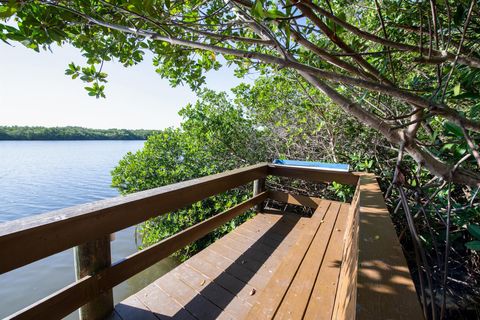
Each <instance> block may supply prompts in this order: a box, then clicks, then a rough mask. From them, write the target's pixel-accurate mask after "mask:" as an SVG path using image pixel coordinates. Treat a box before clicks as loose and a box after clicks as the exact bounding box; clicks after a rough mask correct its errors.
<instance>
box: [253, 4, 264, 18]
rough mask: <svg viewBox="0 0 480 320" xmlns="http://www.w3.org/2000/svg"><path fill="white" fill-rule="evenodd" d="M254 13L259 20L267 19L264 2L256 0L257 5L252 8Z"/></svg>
mask: <svg viewBox="0 0 480 320" xmlns="http://www.w3.org/2000/svg"><path fill="white" fill-rule="evenodd" d="M252 13H253V15H254V16H256V17H259V18H265V10H263V1H262V0H256V1H255V5H254V6H253V8H252Z"/></svg>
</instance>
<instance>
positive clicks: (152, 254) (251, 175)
mask: <svg viewBox="0 0 480 320" xmlns="http://www.w3.org/2000/svg"><path fill="white" fill-rule="evenodd" d="M268 175H276V176H284V177H291V178H298V179H307V180H312V181H319V182H320V181H321V182H331V181H337V182H339V183H348V184H355V183H356V182H357V180H358V176H357V175H355V174H352V173H342V172H329V171H318V170H310V169H302V168H285V167H276V166H274V165H269V164H267V163H262V164H258V165H253V166H249V167H246V168H241V169H237V170H233V171H228V172H225V173H220V174H216V175H212V176H207V177H203V178H199V179H194V180H189V181H185V182H180V183H176V184H173V185H168V186H164V187H160V188H156V189H151V190H147V191H142V192H137V193H134V194H130V195H127V196H123V197H116V198H112V199H107V200H103V201H98V202H94V203H89V204H85V205H80V206H76V207H71V208H67V209H62V210H58V211H53V212H50V213H46V214H41V215H37V216H33V217H29V218H26V219H20V220H16V221H11V222H7V223H4V224H2V225H0V274H2V273H5V272H8V271H11V270H14V269H16V268H19V267H22V266H24V265H27V264H29V263H31V262H34V261H37V260H39V259H42V258H45V257H48V256H50V255H52V254H55V253H58V252H61V251H64V250H66V249H69V248H72V247H76V255H77V257H76V261H77V266H76V268H77V278H78V280H77V281H76V282H74V283H72V284H71V285H69V286H67V287H65V288H63V289H61V290H59V291H57V292H56V293H54V294H52V295H50V296H48V297H46V298H44V299H42V300H40V301H38V302H36V303H34V304H33V305H30V306H28V307H27V308H25V309H23V310H21V311H19V312H17V313H15V314H13V315H11V316H10V318H15V319H47V318H48V319H53V318H61V317H64V316H66V315H68V314H70V313H71V312H72V311H74V310H76V309H77V308H79V307H82V306H83V307H82V308H81V315H82V318H84V319H87V318H88V319H97V318H102V317H103V316H105V315H107V314H109V313H110V312H111V311H112V308H113V299H112V294H111V290H112V288H113V287H114V286H116V285H118V284H120V283H121V282H123V281H125V280H127V279H128V278H130V277H132V276H133V275H135V274H137V273H139V272H140V271H142V270H145V269H146V268H148V267H150V266H152V265H153V264H155V263H157V262H158V261H160V260H162V259H164V258H166V257H168V256H169V255H171V254H172V253H174V252H175V251H177V250H179V249H181V248H183V247H184V246H186V245H187V244H189V243H191V242H193V241H195V240H197V239H199V238H201V237H203V236H204V235H206V234H208V233H209V232H211V231H212V230H214V229H215V228H217V227H219V226H220V225H222V224H224V223H226V222H228V221H229V220H231V219H233V218H235V217H236V216H238V215H240V214H242V213H244V212H246V211H247V210H249V209H251V208H252V207H254V206H258V205H260V204H261V203H262V202H264V201H265V200H266V199H267V198H268V192H266V191H265V190H264V188H265V183H264V180H265V178H266V177H267V176H268ZM252 181H254V195H253V197H252V198H250V199H248V200H247V201H245V202H243V203H241V204H239V205H237V206H235V207H233V208H231V209H229V210H226V211H224V212H222V213H219V214H217V215H215V216H213V217H211V218H210V219H207V220H205V221H203V222H201V223H199V224H196V225H194V226H192V227H190V228H188V229H186V230H183V231H181V232H179V233H178V234H175V235H174V236H172V237H170V238H167V239H165V240H162V241H160V242H159V243H157V244H155V245H152V246H150V247H148V248H146V249H144V250H141V251H138V252H137V253H135V254H132V255H130V256H128V257H126V258H125V259H123V260H121V261H119V262H116V263H115V264H111V257H110V241H109V238H110V235H111V234H113V233H114V232H116V231H119V230H122V229H125V228H127V227H129V226H133V225H137V224H139V223H142V222H143V221H145V220H147V219H149V218H152V217H156V216H160V215H162V214H165V213H168V212H171V211H174V210H176V209H180V208H182V207H185V206H187V205H189V204H192V203H194V202H196V201H199V200H202V199H205V198H207V197H210V196H212V195H215V194H219V193H221V192H225V191H227V190H230V189H232V188H236V187H240V186H242V185H245V184H248V183H250V182H252ZM91 257H95V259H91Z"/></svg>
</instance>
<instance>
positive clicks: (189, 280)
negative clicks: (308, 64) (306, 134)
mask: <svg viewBox="0 0 480 320" xmlns="http://www.w3.org/2000/svg"><path fill="white" fill-rule="evenodd" d="M269 176H280V177H289V178H293V179H302V180H307V181H311V182H316V183H330V182H333V181H335V182H337V183H342V184H347V185H352V186H356V191H355V194H354V196H353V199H352V202H351V203H350V204H348V203H340V202H335V201H329V200H323V199H319V198H314V197H308V196H300V195H296V194H289V193H283V192H279V191H276V190H269V189H267V188H266V187H265V179H267V178H268V177H269ZM252 182H253V195H252V197H250V198H249V199H247V200H245V201H244V202H242V203H239V204H237V205H236V206H234V207H232V208H229V209H226V210H225V211H223V212H220V213H217V214H216V215H214V216H212V217H210V218H208V219H206V220H204V221H201V222H199V223H197V224H195V225H193V226H190V227H189V228H186V229H184V230H182V231H180V232H178V233H176V234H174V235H172V236H170V237H168V238H166V239H163V240H162V241H160V242H158V243H156V244H154V245H152V246H150V247H148V248H145V249H143V250H140V251H138V252H135V253H134V254H132V255H130V256H128V257H125V258H123V259H121V260H119V261H117V262H116V263H114V264H112V263H111V253H110V252H111V248H110V235H111V234H112V233H114V232H117V231H119V230H122V229H124V228H126V227H129V226H132V225H136V224H138V223H141V222H143V221H145V220H147V219H149V218H153V217H158V216H161V215H163V214H166V213H169V212H172V211H175V210H177V209H180V208H183V207H185V206H188V205H190V204H192V203H195V202H197V201H199V200H202V199H205V198H208V197H210V196H212V195H215V194H219V193H222V192H225V191H228V190H231V189H233V188H237V187H240V186H244V185H247V184H249V183H252ZM267 199H270V200H274V201H279V202H281V203H288V204H291V205H301V206H304V207H310V208H312V209H313V210H315V212H314V214H313V215H312V216H311V217H301V216H299V215H296V214H293V213H288V212H281V211H268V210H265V209H263V211H262V212H261V213H258V214H257V215H256V216H255V217H254V218H252V219H250V220H249V221H247V222H246V223H244V224H242V225H241V226H239V227H238V228H237V229H235V230H234V231H232V232H231V233H229V234H228V235H226V236H225V237H223V238H221V239H219V240H218V241H216V242H215V243H214V244H212V245H211V246H209V247H208V248H207V249H205V250H203V251H201V252H200V253H198V254H197V255H195V256H194V257H192V258H191V259H189V260H187V261H186V262H185V263H183V264H181V265H180V266H178V267H177V268H175V269H174V270H172V271H171V272H169V273H168V274H166V275H165V276H163V277H161V278H160V279H157V280H156V281H155V282H154V283H152V284H150V285H149V286H148V287H146V288H145V289H143V290H141V291H140V292H138V293H136V294H134V295H133V296H131V297H129V298H128V299H126V300H125V301H123V302H121V303H120V304H118V305H116V306H114V301H113V296H112V289H113V288H114V287H115V286H117V285H118V284H120V283H122V282H123V281H125V280H127V279H129V278H131V277H132V276H134V275H135V274H138V273H139V272H140V271H142V270H145V269H146V268H148V267H150V266H152V265H154V264H155V263H157V262H158V261H160V260H162V259H164V258H166V257H168V256H169V255H171V254H172V253H174V252H176V251H177V250H179V249H181V248H183V247H185V246H186V245H187V244H189V243H192V242H194V241H196V240H198V239H200V238H202V237H203V236H205V235H207V234H208V233H210V232H212V231H213V230H215V229H216V228H218V227H220V226H222V225H224V224H225V223H228V222H229V221H230V220H232V219H234V218H235V217H237V216H239V215H241V214H243V213H245V212H247V211H248V210H251V209H253V210H255V211H259V210H262V209H261V208H263V204H264V203H265V201H266V200H267ZM72 247H77V249H76V251H75V252H76V259H77V264H76V276H77V280H76V281H75V282H73V283H71V284H69V285H68V286H65V287H64V288H62V289H60V290H58V291H57V292H55V293H53V294H51V295H49V296H47V297H44V298H43V299H41V300H38V301H36V302H35V303H33V304H31V305H29V306H26V307H25V308H23V309H22V310H19V311H17V312H15V313H14V314H11V315H10V316H9V317H7V319H29V320H30V319H32V320H33V319H35V320H36V319H62V318H64V317H65V316H67V315H69V314H70V313H72V312H73V311H75V310H77V309H78V308H80V309H79V315H80V318H81V319H82V320H98V319H105V318H106V317H107V318H110V319H115V320H121V319H152V320H155V319H174V318H178V319H217V318H218V319H225V318H228V319H255V320H256V319H272V318H276V319H280V318H288V319H300V318H305V319H339V320H344V319H345V320H346V319H348V320H350V319H356V320H384V319H409V320H416V319H419V320H420V319H423V318H424V317H423V315H422V309H421V306H420V304H419V301H418V298H417V294H416V292H415V286H414V284H413V281H412V279H411V275H410V272H409V270H408V267H407V263H406V261H405V258H404V256H403V252H402V249H401V246H400V243H399V241H398V239H397V235H396V233H395V229H394V227H393V224H392V221H391V219H390V216H389V212H388V209H387V208H386V205H385V203H384V201H383V195H382V192H381V190H380V188H379V186H378V184H377V181H376V178H375V176H374V175H372V174H368V173H354V172H333V171H325V170H315V169H311V168H291V167H282V166H277V165H272V164H267V163H260V164H257V165H253V166H249V167H245V168H240V169H236V170H232V171H228V172H223V173H219V174H215V175H211V176H206V177H202V178H198V179H194V180H189V181H183V182H179V183H176V184H173V185H168V186H163V187H160V188H155V189H151V190H146V191H142V192H138V193H135V194H131V195H127V196H124V197H117V198H112V199H107V200H102V201H99V202H96V203H89V204H85V205H81V206H77V207H72V208H66V209H62V210H59V211H54V212H49V213H45V214H42V215H38V216H34V217H30V218H25V219H20V220H16V221H11V222H8V223H3V224H0V275H1V274H2V273H5V272H9V271H11V270H14V269H17V268H19V267H21V266H24V265H27V264H29V263H31V262H34V261H37V260H39V259H42V258H44V257H48V256H50V255H52V254H55V253H58V252H61V251H64V250H66V249H69V248H72ZM52 276H54V275H52ZM0 298H1V297H0Z"/></svg>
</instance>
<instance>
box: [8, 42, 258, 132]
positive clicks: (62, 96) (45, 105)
mask: <svg viewBox="0 0 480 320" xmlns="http://www.w3.org/2000/svg"><path fill="white" fill-rule="evenodd" d="M13 45H14V47H11V46H8V45H6V44H4V43H2V42H0V125H22V126H25V125H29V126H47V127H53V126H67V125H72V126H82V127H88V128H99V129H106V128H124V129H164V128H167V127H171V126H178V124H179V123H180V121H181V118H180V117H179V116H178V111H179V110H180V109H181V108H182V107H184V106H185V105H186V104H187V103H193V102H195V101H196V96H195V94H194V93H193V92H192V91H191V90H190V88H189V87H188V86H185V87H177V88H171V87H170V85H169V82H168V80H167V79H162V78H161V77H160V76H159V75H158V74H156V73H155V71H154V67H153V66H152V63H151V59H149V58H146V59H145V60H144V61H143V62H142V63H140V64H139V65H137V66H134V67H130V68H124V67H123V66H122V64H120V63H115V62H109V63H107V64H105V65H104V67H103V70H104V71H105V72H107V73H108V83H107V84H106V91H105V93H106V96H107V98H106V99H96V98H95V97H90V96H88V95H87V92H86V91H85V90H84V89H83V87H85V86H86V84H85V83H84V82H83V81H81V80H79V79H76V80H72V79H71V78H70V77H68V76H66V75H65V74H64V73H65V69H66V68H67V66H68V64H69V63H70V62H75V63H76V64H80V65H84V58H83V57H82V56H81V55H80V53H79V52H78V50H77V49H75V48H73V47H70V46H68V47H61V48H58V47H57V48H54V49H53V53H51V52H49V51H42V52H40V53H37V52H35V51H33V50H31V49H27V48H25V47H24V46H23V45H21V44H19V43H14V44H13ZM243 81H244V82H251V79H245V80H243ZM241 82H242V80H241V79H238V78H236V77H235V76H234V75H233V69H229V68H226V67H224V68H222V69H221V70H219V71H212V72H209V73H208V74H207V87H208V88H210V89H214V90H223V91H228V90H229V89H230V88H232V87H234V86H236V85H238V84H239V83H241Z"/></svg>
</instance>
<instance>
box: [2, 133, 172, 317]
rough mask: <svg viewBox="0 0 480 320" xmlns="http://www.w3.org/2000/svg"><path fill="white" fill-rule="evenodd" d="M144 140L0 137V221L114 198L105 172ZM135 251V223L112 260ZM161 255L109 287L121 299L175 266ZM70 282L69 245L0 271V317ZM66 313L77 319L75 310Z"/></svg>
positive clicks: (115, 247)
mask: <svg viewBox="0 0 480 320" xmlns="http://www.w3.org/2000/svg"><path fill="white" fill-rule="evenodd" d="M142 145H143V141H0V224H1V223H2V222H5V221H10V220H14V219H19V218H23V217H28V216H32V215H35V214H39V213H44V212H47V211H51V210H56V209H60V208H65V207H69V206H73V205H77V204H81V203H86V202H91V201H96V200H100V199H105V198H109V197H115V196H117V195H118V192H117V191H116V190H115V189H113V188H111V187H110V183H111V176H110V171H111V170H112V169H113V168H114V167H115V165H116V164H117V163H118V161H119V160H120V159H121V158H122V157H123V155H125V154H126V153H127V152H128V151H136V150H138V149H139V148H141V147H142ZM136 250H137V245H136V244H135V228H134V227H131V228H128V229H125V230H122V231H120V232H118V233H117V234H116V239H115V240H114V241H113V242H112V260H113V261H117V260H119V259H121V258H123V257H125V256H127V255H129V254H131V253H134V252H135V251H136ZM175 264H176V262H175V261H174V260H173V259H166V260H164V261H161V262H160V263H158V264H157V265H155V266H153V267H151V268H149V269H147V270H145V271H144V273H143V274H139V275H137V276H135V277H133V278H131V279H129V280H127V281H126V282H124V283H122V284H121V285H119V286H117V287H116V288H115V289H114V298H115V301H116V302H118V301H121V300H122V299H124V298H126V297H128V296H129V295H131V294H132V293H133V292H136V291H138V290H139V289H140V288H142V287H144V286H145V285H147V284H148V283H150V282H151V280H152V279H155V278H157V277H159V276H160V275H162V274H164V273H165V272H167V271H168V270H170V269H171V268H173V267H174V266H175ZM73 281H75V273H74V269H73V250H72V249H71V250H67V251H64V252H61V253H59V254H56V255H53V256H51V257H48V258H46V259H43V260H40V261H37V262H34V263H32V264H30V265H27V266H25V267H22V268H19V269H17V270H14V271H11V272H8V273H6V274H3V275H0V318H3V317H5V316H7V315H9V314H11V313H13V312H15V311H17V310H20V309H22V308H23V307H25V306H27V305H29V304H31V303H33V302H35V301H36V300H38V299H40V298H43V297H45V296H47V295H49V294H51V293H53V292H55V291H56V290H58V289H61V288H62V287H64V286H65V285H67V284H69V283H71V282H73ZM68 318H70V319H75V318H77V315H76V313H74V314H72V315H70V316H69V317H68Z"/></svg>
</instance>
